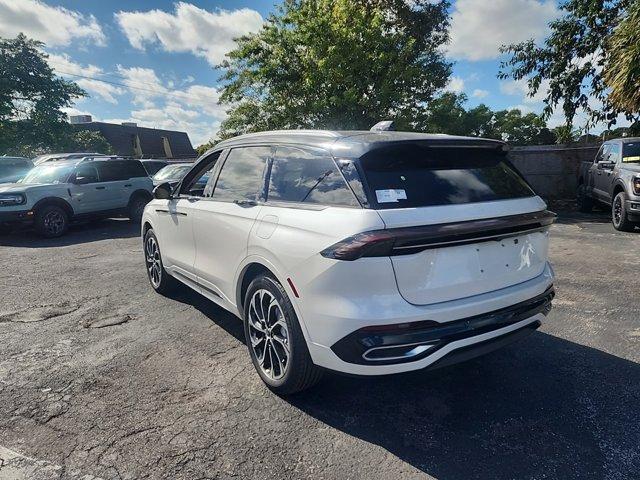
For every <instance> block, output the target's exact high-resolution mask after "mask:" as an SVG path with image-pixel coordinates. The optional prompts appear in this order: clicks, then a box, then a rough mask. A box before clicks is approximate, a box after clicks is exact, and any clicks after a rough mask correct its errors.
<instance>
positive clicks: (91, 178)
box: [75, 165, 98, 184]
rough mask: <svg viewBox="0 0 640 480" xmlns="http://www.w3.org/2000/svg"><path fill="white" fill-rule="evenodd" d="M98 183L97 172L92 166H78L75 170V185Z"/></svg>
mask: <svg viewBox="0 0 640 480" xmlns="http://www.w3.org/2000/svg"><path fill="white" fill-rule="evenodd" d="M97 182H98V170H96V167H94V166H93V165H79V166H78V168H76V178H75V183H77V184H86V183H97Z"/></svg>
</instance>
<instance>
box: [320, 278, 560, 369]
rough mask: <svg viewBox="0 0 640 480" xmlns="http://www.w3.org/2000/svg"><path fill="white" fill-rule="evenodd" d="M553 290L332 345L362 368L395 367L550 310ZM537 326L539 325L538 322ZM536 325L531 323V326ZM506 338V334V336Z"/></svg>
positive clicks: (360, 333)
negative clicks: (456, 317) (465, 314)
mask: <svg viewBox="0 0 640 480" xmlns="http://www.w3.org/2000/svg"><path fill="white" fill-rule="evenodd" d="M554 296H555V291H554V289H553V287H549V288H548V289H547V290H546V291H545V292H544V293H542V294H541V295H537V296H536V297H533V298H531V299H529V300H526V301H524V302H520V303H517V304H515V305H512V306H510V307H506V308H502V309H500V310H495V311H492V312H487V313H483V314H480V315H475V316H473V317H468V318H462V319H459V320H454V321H452V322H447V323H444V324H443V323H438V322H434V321H431V320H423V321H418V322H414V323H409V324H396V325H384V326H378V327H373V328H370V327H365V328H361V329H359V330H357V331H355V332H353V333H351V334H349V335H347V336H346V337H344V338H342V339H341V340H339V341H338V342H336V343H335V344H333V345H332V346H331V350H332V351H333V352H334V353H335V354H336V355H337V356H338V357H339V358H340V359H341V360H343V361H345V362H347V363H355V364H360V365H393V364H400V363H408V362H414V361H416V360H420V359H422V358H426V357H429V356H431V355H433V354H434V353H435V352H437V351H438V350H439V349H441V348H444V347H445V346H446V345H448V344H450V343H453V342H456V341H458V340H464V339H468V338H474V337H477V336H478V335H480V334H482V333H490V332H497V331H499V330H502V329H504V328H505V327H508V326H511V325H515V324H517V323H520V322H522V321H523V320H527V319H529V318H531V317H533V316H535V315H537V314H543V315H546V314H547V313H549V311H551V300H553V297H554ZM534 323H537V325H536V327H535V328H537V326H539V325H540V323H539V322H534ZM531 325H533V324H528V325H527V327H525V328H529V327H531ZM506 336H507V335H505V337H506ZM498 338H500V337H498Z"/></svg>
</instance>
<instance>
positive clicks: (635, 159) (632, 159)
mask: <svg viewBox="0 0 640 480" xmlns="http://www.w3.org/2000/svg"><path fill="white" fill-rule="evenodd" d="M622 161H623V162H640V156H639V155H637V156H635V157H624V158H623V159H622Z"/></svg>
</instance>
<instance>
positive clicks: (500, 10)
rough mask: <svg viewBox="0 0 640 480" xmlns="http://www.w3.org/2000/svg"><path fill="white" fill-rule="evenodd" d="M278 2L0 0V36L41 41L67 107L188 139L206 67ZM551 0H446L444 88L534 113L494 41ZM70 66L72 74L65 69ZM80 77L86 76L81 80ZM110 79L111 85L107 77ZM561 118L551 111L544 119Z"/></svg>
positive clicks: (204, 128) (212, 115)
mask: <svg viewBox="0 0 640 480" xmlns="http://www.w3.org/2000/svg"><path fill="white" fill-rule="evenodd" d="M276 4H277V2H273V1H267V0H207V1H201V0H191V1H184V2H174V1H168V0H158V1H150V0H129V1H126V2H125V1H114V0H109V1H107V0H83V1H79V0H75V1H72V0H46V1H38V0H0V36H3V37H13V36H15V35H16V34H17V33H18V32H19V31H23V32H24V33H25V34H27V35H28V36H30V37H34V38H37V39H40V40H42V41H44V42H46V44H47V52H48V53H49V54H50V55H51V57H50V62H51V65H52V66H53V67H54V69H55V70H56V71H57V72H58V73H59V74H60V75H63V76H67V77H69V78H72V79H74V80H75V81H77V82H78V83H79V84H80V85H81V86H82V87H83V88H84V89H85V90H86V91H87V92H88V93H89V95H90V97H88V98H85V99H82V100H80V101H79V102H77V104H76V105H75V106H74V108H73V109H71V110H70V111H69V113H90V114H92V115H93V117H94V119H97V120H103V121H115V122H121V121H136V122H137V123H138V124H139V125H143V126H149V127H157V128H171V129H180V130H186V131H187V132H188V133H189V135H190V137H191V139H192V142H193V143H194V144H195V145H197V144H200V143H202V142H205V141H206V140H207V139H208V138H211V137H213V136H214V135H215V132H216V131H217V128H218V126H219V123H220V121H221V120H222V119H223V118H224V109H223V108H221V107H220V106H218V105H217V103H216V102H217V95H218V90H217V88H216V87H217V84H218V73H219V72H217V71H216V70H215V68H214V65H216V64H217V63H218V62H219V60H220V59H221V58H222V57H223V55H224V53H225V51H228V50H229V49H230V48H232V46H233V41H232V39H233V38H234V37H236V36H238V35H239V34H242V33H246V32H250V31H255V30H256V29H258V28H259V26H260V24H261V22H262V21H263V19H265V18H266V17H267V16H268V14H269V13H270V12H271V11H273V9H274V6H275V5H276ZM557 16H558V9H557V4H556V1H555V0H491V1H489V0H455V1H454V4H453V7H452V27H451V37H452V38H451V42H450V44H449V45H448V46H447V56H448V57H449V59H450V60H451V61H453V62H455V65H454V67H453V76H452V79H451V82H450V84H449V86H448V87H447V89H449V90H452V91H456V92H465V93H466V94H467V95H468V97H469V106H474V105H477V104H479V103H486V104H487V105H489V106H490V107H492V108H493V109H503V108H520V109H521V110H523V111H535V112H539V111H540V110H541V108H542V104H541V102H540V98H528V97H527V96H526V94H525V93H526V92H525V90H526V89H525V85H524V84H523V83H522V82H513V81H500V80H498V79H497V78H496V74H497V72H498V66H499V61H500V57H499V52H498V47H499V45H501V44H504V43H512V42H516V41H522V40H525V39H528V38H536V39H538V40H540V39H542V38H544V37H545V36H546V35H547V34H548V27H547V24H548V22H549V21H550V20H552V19H553V18H556V17H557ZM71 74H74V75H76V76H73V75H71ZM82 77H89V78H82ZM106 82H111V83H106ZM559 123H561V117H560V116H559V115H554V116H553V117H552V118H551V120H550V124H551V125H557V124H559Z"/></svg>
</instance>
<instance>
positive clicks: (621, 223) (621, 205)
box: [611, 192, 637, 232]
mask: <svg viewBox="0 0 640 480" xmlns="http://www.w3.org/2000/svg"><path fill="white" fill-rule="evenodd" d="M626 199H627V196H626V195H625V193H624V192H618V194H617V195H616V196H615V197H613V202H611V223H613V228H615V229H616V230H619V231H621V232H632V231H633V230H634V229H635V227H636V225H637V224H636V223H635V222H631V221H629V216H628V215H627V207H626V205H625V200H626Z"/></svg>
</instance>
